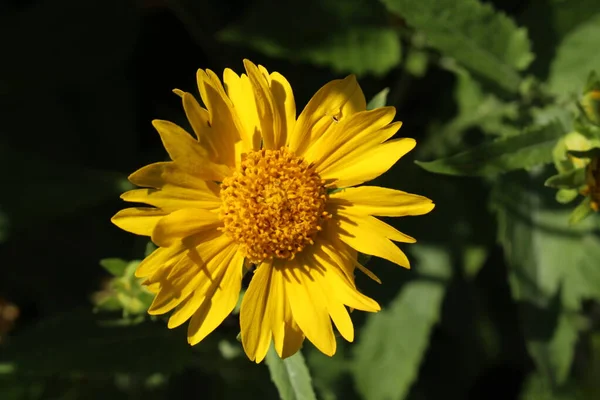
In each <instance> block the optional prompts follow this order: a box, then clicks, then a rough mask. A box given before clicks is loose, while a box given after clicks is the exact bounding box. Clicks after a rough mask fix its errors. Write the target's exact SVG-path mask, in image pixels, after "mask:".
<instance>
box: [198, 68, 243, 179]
mask: <svg viewBox="0 0 600 400" xmlns="http://www.w3.org/2000/svg"><path fill="white" fill-rule="evenodd" d="M196 77H197V79H198V89H199V90H200V95H201V97H202V100H203V101H204V104H205V105H206V108H207V109H208V113H209V116H210V126H211V132H212V137H211V143H212V146H213V147H214V148H215V150H216V152H217V156H218V159H219V162H220V163H222V164H225V165H228V166H230V167H234V166H235V165H236V159H235V156H236V154H235V144H236V143H237V142H238V141H240V140H241V134H240V131H241V129H243V128H242V126H241V124H240V123H239V121H238V120H237V116H236V115H235V113H234V112H233V104H232V103H231V100H230V99H229V98H228V97H227V94H226V93H225V90H224V89H223V86H222V85H221V82H220V81H219V78H218V77H217V76H216V75H215V73H214V72H212V71H211V70H206V71H203V70H198V73H197V75H196Z"/></svg>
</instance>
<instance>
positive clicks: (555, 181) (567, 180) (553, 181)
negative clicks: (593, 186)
mask: <svg viewBox="0 0 600 400" xmlns="http://www.w3.org/2000/svg"><path fill="white" fill-rule="evenodd" d="M544 185H545V186H548V187H551V188H556V189H577V188H579V187H581V186H583V185H585V168H578V169H573V170H571V171H569V172H564V173H562V174H558V175H554V176H551V177H550V178H548V179H547V180H546V182H544Z"/></svg>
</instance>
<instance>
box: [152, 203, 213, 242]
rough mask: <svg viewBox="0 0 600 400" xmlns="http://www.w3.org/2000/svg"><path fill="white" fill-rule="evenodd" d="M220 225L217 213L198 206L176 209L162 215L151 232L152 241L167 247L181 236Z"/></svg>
mask: <svg viewBox="0 0 600 400" xmlns="http://www.w3.org/2000/svg"><path fill="white" fill-rule="evenodd" d="M217 225H221V220H220V219H219V215H218V214H217V213H214V212H210V211H207V210H202V209H199V208H185V209H181V210H177V211H175V212H173V213H171V214H169V215H167V216H166V217H163V218H162V219H161V220H160V221H158V223H157V224H156V226H155V228H154V231H153V232H152V241H153V242H154V243H156V244H157V245H158V246H161V247H169V246H171V245H173V244H174V243H175V242H177V241H179V240H181V239H182V238H185V237H188V236H191V235H193V234H195V233H198V232H202V231H205V230H209V229H214V228H215V227H216V226H217Z"/></svg>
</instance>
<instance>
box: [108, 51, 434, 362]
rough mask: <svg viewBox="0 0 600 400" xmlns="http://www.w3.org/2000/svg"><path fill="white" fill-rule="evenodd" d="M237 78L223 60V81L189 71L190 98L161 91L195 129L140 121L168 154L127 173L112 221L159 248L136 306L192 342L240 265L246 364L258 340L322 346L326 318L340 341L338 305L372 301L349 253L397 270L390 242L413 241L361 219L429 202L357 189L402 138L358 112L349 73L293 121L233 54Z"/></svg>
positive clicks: (260, 350)
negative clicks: (129, 186)
mask: <svg viewBox="0 0 600 400" xmlns="http://www.w3.org/2000/svg"><path fill="white" fill-rule="evenodd" d="M244 66H245V69H246V74H242V75H237V74H236V73H235V72H233V71H232V70H230V69H226V70H225V72H224V74H223V82H224V86H223V85H222V84H221V82H220V80H219V78H218V77H217V75H216V74H215V73H214V72H212V71H210V70H206V71H204V70H199V71H198V74H197V79H198V89H199V91H200V97H201V98H202V101H203V103H204V105H205V108H203V107H202V106H200V105H199V103H198V102H197V100H196V99H195V98H194V96H193V95H192V94H190V93H186V92H183V91H180V90H175V93H177V94H178V95H179V96H180V97H181V98H182V100H183V108H184V110H185V113H186V115H187V118H188V120H189V122H190V125H191V127H192V129H193V130H194V134H195V136H196V138H193V137H192V136H191V135H189V134H188V133H187V132H186V131H185V130H184V129H182V128H180V127H179V126H177V125H175V124H173V123H171V122H168V121H153V125H154V127H155V128H156V130H157V131H158V133H159V134H160V137H161V139H162V141H163V144H164V146H165V148H166V150H167V152H168V153H169V156H170V157H171V160H172V161H168V162H158V163H155V164H151V165H148V166H146V167H143V168H141V169H140V170H138V171H136V172H134V173H133V174H132V175H131V176H130V177H129V180H130V181H131V182H132V183H133V184H135V185H138V186H141V187H145V189H136V190H131V191H129V192H126V193H124V194H123V195H122V198H123V200H125V201H129V202H134V203H145V204H149V205H150V206H152V207H135V208H127V209H124V210H122V211H120V212H118V213H117V214H116V215H115V216H114V217H113V218H112V222H113V223H115V224H116V225H117V226H119V227H120V228H121V229H124V230H126V231H128V232H132V233H135V234H138V235H145V236H149V237H151V239H152V241H153V242H154V243H155V244H156V245H157V246H159V248H158V249H157V250H155V251H154V252H153V253H152V254H151V255H150V256H148V257H147V258H146V259H145V260H144V261H142V263H141V264H140V265H139V267H138V269H137V271H136V276H138V277H143V278H146V280H145V284H146V285H147V286H148V288H149V289H150V290H151V291H152V292H153V293H155V294H156V297H155V299H154V302H153V303H152V305H151V307H150V309H149V311H148V312H149V313H150V314H153V315H156V314H164V313H167V312H170V311H172V313H171V316H170V318H169V322H168V326H169V328H174V327H177V326H179V325H181V324H183V323H184V322H186V321H187V320H190V322H189V325H188V341H189V343H190V344H192V345H194V344H196V343H198V342H200V341H201V340H202V339H204V337H206V335H208V334H209V333H210V332H212V331H213V330H214V329H215V328H216V327H217V326H218V325H219V324H220V323H221V322H222V321H223V319H225V317H227V315H228V314H229V313H231V311H232V310H233V309H234V307H235V305H236V302H237V300H238V296H239V294H240V290H241V287H242V276H243V275H244V272H245V271H248V270H251V269H253V273H252V279H251V281H250V284H249V287H248V289H247V290H246V293H245V296H244V298H243V301H242V305H241V310H240V325H241V338H242V344H243V346H244V350H245V352H246V354H247V355H248V357H249V358H250V359H251V360H254V361H256V362H260V361H262V360H263V359H264V357H265V355H266V353H267V350H268V348H269V346H270V344H271V340H272V341H273V343H274V347H275V349H276V351H277V353H278V354H279V356H281V357H288V356H290V355H292V354H294V353H295V352H297V351H298V349H299V348H300V346H301V345H302V342H303V341H304V338H305V337H306V338H308V339H309V340H310V341H311V342H312V343H313V344H314V345H315V346H316V347H317V348H318V349H319V350H321V351H322V352H323V353H325V354H327V355H333V354H334V353H335V350H336V340H335V336H334V332H333V329H332V325H331V321H332V320H333V323H334V324H335V326H336V328H337V330H338V331H339V332H340V334H341V335H342V336H343V337H344V338H345V339H346V340H348V341H352V340H353V339H354V328H353V325H352V321H351V319H350V316H349V314H348V309H347V307H349V308H353V309H358V310H364V311H369V312H376V311H379V309H380V307H379V305H378V304H377V303H376V302H375V301H374V300H372V299H370V298H369V297H367V296H365V295H363V294H362V293H360V292H359V291H358V290H357V289H356V286H355V283H354V269H355V268H359V269H360V270H362V271H364V272H365V273H367V274H368V275H369V276H370V277H372V278H373V279H376V280H377V277H375V276H374V275H373V274H372V273H371V272H370V271H368V270H366V269H365V268H364V267H363V266H361V265H360V264H359V263H358V262H357V252H362V253H365V254H370V255H373V256H377V257H382V258H385V259H387V260H390V261H392V262H394V263H396V264H398V265H400V266H403V267H406V268H409V261H408V259H407V257H406V256H405V254H404V253H403V252H402V251H401V250H400V249H399V248H398V247H396V245H394V243H393V242H392V241H396V242H404V243H413V242H415V239H413V238H412V237H410V236H408V235H405V234H403V233H401V232H399V231H397V230H396V229H394V228H393V227H391V226H390V225H388V224H386V223H384V222H383V221H381V220H379V219H377V218H375V216H393V217H400V216H406V215H421V214H425V213H428V212H429V211H431V210H432V209H433V207H434V205H433V203H432V202H431V200H429V199H427V198H425V197H422V196H418V195H414V194H409V193H406V192H402V191H398V190H392V189H386V188H382V187H375V186H362V187H353V186H356V185H360V184H362V183H363V182H366V181H369V180H372V179H374V178H376V177H377V176H379V175H381V174H382V173H384V172H385V171H387V170H388V169H389V168H390V167H391V166H392V165H393V164H394V163H395V162H396V161H397V160H398V159H399V158H400V157H402V156H403V155H404V154H406V153H407V152H409V151H410V150H411V149H413V148H414V146H415V141H414V139H408V138H401V139H394V140H388V139H389V138H391V137H392V136H393V135H394V134H395V133H396V131H397V130H398V129H399V128H400V125H401V123H400V122H392V120H393V118H394V115H395V109H394V107H383V108H379V109H376V110H372V111H366V102H365V97H364V95H363V93H362V90H361V89H360V87H359V86H358V83H357V82H356V78H355V77H354V76H352V75H351V76H348V77H347V78H345V79H342V80H334V81H332V82H330V83H328V84H327V85H325V86H324V87H323V88H321V89H320V90H319V91H318V92H317V93H316V94H315V95H314V96H313V98H312V99H311V100H310V101H309V102H308V104H307V105H306V107H305V108H304V110H303V111H302V112H301V113H300V115H299V116H298V117H297V118H296V104H295V102H294V95H293V93H292V88H291V87H290V84H289V83H288V81H287V80H286V79H285V78H284V77H283V76H282V75H281V74H279V73H277V72H273V73H269V72H268V71H267V70H266V69H265V68H264V67H262V66H258V67H257V66H256V65H254V64H253V63H252V62H250V61H248V60H244Z"/></svg>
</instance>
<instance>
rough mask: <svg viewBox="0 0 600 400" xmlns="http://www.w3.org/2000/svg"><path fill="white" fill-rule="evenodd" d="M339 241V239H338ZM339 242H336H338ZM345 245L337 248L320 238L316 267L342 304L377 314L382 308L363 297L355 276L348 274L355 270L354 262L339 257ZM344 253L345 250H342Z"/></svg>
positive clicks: (315, 250)
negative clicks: (318, 267) (322, 272)
mask: <svg viewBox="0 0 600 400" xmlns="http://www.w3.org/2000/svg"><path fill="white" fill-rule="evenodd" d="M337 240H339V239H337ZM337 240H336V241H335V242H337ZM343 246H346V244H343V243H342V245H341V246H340V245H338V244H337V243H336V245H335V246H333V245H331V244H329V241H328V240H324V239H323V238H320V239H319V241H318V242H317V244H316V245H315V246H314V252H313V254H312V256H313V257H314V263H315V265H318V266H320V267H321V270H322V271H324V275H325V280H326V281H327V282H328V283H329V284H330V286H331V290H330V292H329V293H330V294H331V295H333V296H335V297H336V298H337V299H338V300H339V301H340V302H341V303H343V304H345V305H347V306H349V307H352V308H355V309H357V310H363V311H369V312H375V311H379V310H380V307H379V304H377V302H376V301H374V300H373V299H371V298H369V297H367V296H365V295H363V294H362V293H360V292H359V291H358V290H357V289H356V285H355V284H354V276H353V275H349V274H348V273H346V270H348V269H350V270H353V268H352V264H353V262H354V260H352V259H351V258H341V257H337V255H339V253H340V250H342V247H343ZM342 251H343V250H342Z"/></svg>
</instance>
